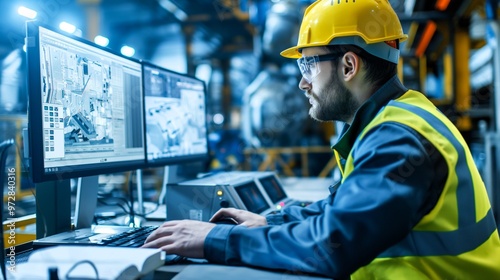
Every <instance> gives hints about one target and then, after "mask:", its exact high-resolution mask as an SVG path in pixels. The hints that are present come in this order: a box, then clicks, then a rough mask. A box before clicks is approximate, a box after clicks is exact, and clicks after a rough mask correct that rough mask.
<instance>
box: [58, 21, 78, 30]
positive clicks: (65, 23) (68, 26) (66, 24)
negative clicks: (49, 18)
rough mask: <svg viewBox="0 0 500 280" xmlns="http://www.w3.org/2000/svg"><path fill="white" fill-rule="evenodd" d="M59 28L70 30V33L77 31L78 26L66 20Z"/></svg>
mask: <svg viewBox="0 0 500 280" xmlns="http://www.w3.org/2000/svg"><path fill="white" fill-rule="evenodd" d="M59 28H60V29H61V30H63V31H66V32H68V33H73V32H75V31H76V26H74V25H73V24H70V23H67V22H65V21H63V22H61V23H60V24H59Z"/></svg>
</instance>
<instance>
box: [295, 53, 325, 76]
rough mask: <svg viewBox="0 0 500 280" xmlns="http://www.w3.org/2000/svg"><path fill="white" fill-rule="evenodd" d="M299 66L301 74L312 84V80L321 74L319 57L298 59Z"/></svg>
mask: <svg viewBox="0 0 500 280" xmlns="http://www.w3.org/2000/svg"><path fill="white" fill-rule="evenodd" d="M297 64H298V65H299V69H300V73H301V74H302V77H304V79H305V80H306V81H307V82H308V83H311V82H312V79H313V78H314V77H316V76H317V75H318V74H319V71H320V70H319V64H318V56H317V55H315V56H304V57H301V58H299V59H297Z"/></svg>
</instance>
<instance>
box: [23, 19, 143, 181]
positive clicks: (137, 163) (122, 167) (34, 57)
mask: <svg viewBox="0 0 500 280" xmlns="http://www.w3.org/2000/svg"><path fill="white" fill-rule="evenodd" d="M41 28H44V29H46V30H49V31H52V32H55V33H57V34H60V35H62V36H65V37H67V38H69V39H72V40H75V41H78V42H80V43H83V44H86V45H88V46H90V47H92V48H97V49H100V50H102V51H105V52H107V53H109V54H111V55H115V56H118V57H120V58H123V59H126V60H129V61H131V62H133V63H137V64H138V66H140V67H139V69H140V71H141V73H140V76H141V77H140V79H141V85H140V88H141V91H142V90H143V80H142V79H143V76H142V63H141V61H140V60H138V59H134V58H131V57H126V56H124V55H122V54H119V53H117V52H114V51H113V50H111V49H108V48H105V47H102V46H99V45H97V44H95V43H93V42H91V41H88V40H85V39H83V38H80V37H77V36H75V35H72V34H69V33H64V32H63V31H59V30H57V29H55V28H54V27H52V26H49V25H45V24H42V23H39V22H37V21H28V22H26V60H27V63H26V67H27V71H26V73H27V88H28V123H29V129H28V139H29V155H30V159H29V161H30V176H31V178H32V180H33V182H34V183H41V182H47V181H54V180H63V179H71V178H78V177H86V176H94V175H100V174H108V173H116V172H125V171H130V170H136V169H141V168H144V167H145V166H146V159H145V158H144V157H142V159H137V160H126V161H117V162H106V163H103V164H99V163H92V164H83V165H82V164H76V165H68V166H64V167H58V171H56V172H50V173H49V172H46V171H45V161H44V151H43V144H42V143H43V118H42V115H43V110H42V95H41V86H40V85H41V69H40V65H39V62H40V29H41ZM140 94H141V97H140V98H139V99H138V100H141V101H143V100H144V99H143V96H142V95H143V93H142V92H141V93H140ZM141 110H144V107H142V108H141ZM141 117H142V118H144V111H142V114H141ZM142 125H144V122H142ZM141 134H142V141H143V146H144V147H143V148H144V150H145V136H144V127H142V131H141ZM34 143H38V144H35V145H34ZM143 154H144V153H143Z"/></svg>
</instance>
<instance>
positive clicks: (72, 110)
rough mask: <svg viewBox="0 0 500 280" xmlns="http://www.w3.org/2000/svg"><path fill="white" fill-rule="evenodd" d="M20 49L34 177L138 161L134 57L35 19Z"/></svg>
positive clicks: (121, 167)
mask: <svg viewBox="0 0 500 280" xmlns="http://www.w3.org/2000/svg"><path fill="white" fill-rule="evenodd" d="M26 47H27V48H26V49H27V50H26V52H27V65H28V81H29V82H28V89H29V109H28V115H29V117H28V120H29V145H30V147H29V148H30V152H31V154H30V156H31V168H30V170H31V176H32V178H33V181H34V182H45V181H50V180H61V179H68V178H76V177H84V176H92V175H98V174H105V173H112V172H119V171H126V170H133V169H138V168H141V167H143V166H144V165H145V144H144V142H145V141H144V132H143V131H144V130H143V125H144V122H143V115H144V114H143V106H142V102H143V97H142V74H141V71H142V69H141V67H142V66H141V63H140V62H139V61H136V60H134V59H132V58H128V57H124V56H121V55H119V54H117V53H113V52H112V51H111V50H109V49H105V48H102V47H100V46H98V45H96V44H93V43H91V42H89V41H86V40H83V39H80V38H78V37H75V36H71V35H68V34H63V33H59V32H56V31H55V30H54V29H51V28H49V27H46V26H42V25H39V24H37V23H36V22H28V23H27V39H26Z"/></svg>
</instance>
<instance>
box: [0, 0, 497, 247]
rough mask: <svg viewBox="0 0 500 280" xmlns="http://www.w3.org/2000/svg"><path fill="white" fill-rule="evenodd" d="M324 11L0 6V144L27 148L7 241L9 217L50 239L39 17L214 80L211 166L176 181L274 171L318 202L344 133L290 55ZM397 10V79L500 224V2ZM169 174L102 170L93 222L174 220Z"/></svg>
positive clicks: (264, 4)
mask: <svg viewBox="0 0 500 280" xmlns="http://www.w3.org/2000/svg"><path fill="white" fill-rule="evenodd" d="M343 1H344V0H343ZM349 1H350V0H347V2H349ZM313 2H314V1H313V0H189V1H187V0H44V1H35V0H16V1H0V31H1V34H2V36H0V131H1V132H0V135H1V138H0V142H1V141H4V140H8V139H12V140H13V143H14V145H13V146H12V148H10V149H9V150H8V152H7V155H6V162H5V165H4V166H2V167H4V168H5V172H6V173H5V174H6V175H4V176H8V177H9V180H10V178H11V176H14V178H13V179H12V180H15V186H16V187H15V189H11V188H10V186H11V185H10V184H8V181H7V179H6V177H3V178H4V182H3V183H4V196H5V197H4V214H3V216H4V218H3V219H4V223H3V224H4V242H8V241H9V239H8V236H9V233H8V231H9V228H8V223H7V221H6V218H7V217H8V218H16V219H18V220H17V226H16V238H17V239H16V245H20V244H29V243H30V242H31V241H33V240H35V239H37V238H39V235H40V231H41V230H42V229H40V225H41V221H40V220H41V219H40V217H39V216H38V215H37V211H38V210H37V208H40V207H41V206H40V205H42V204H40V203H39V200H40V199H41V198H42V197H43V196H44V195H43V194H42V193H39V192H38V191H37V190H38V189H39V187H40V186H42V187H43V183H37V182H34V181H33V180H32V173H31V171H30V168H31V167H32V166H31V161H30V152H29V149H28V148H27V145H28V144H29V143H28V142H29V141H28V139H27V138H28V131H29V130H30V129H32V128H33V127H34V126H36V125H35V124H30V122H29V116H28V110H30V100H29V96H30V93H29V91H30V88H31V86H30V85H29V83H31V82H32V81H29V80H28V67H27V64H28V62H27V55H26V53H27V51H26V44H29V41H30V40H29V39H28V38H26V32H27V27H26V26H27V25H26V24H27V22H28V21H36V22H38V23H39V24H42V25H44V26H47V27H49V28H51V29H52V30H54V31H56V32H62V34H66V33H67V34H71V35H70V36H72V37H75V38H80V39H81V40H82V41H85V42H87V41H89V42H92V44H96V45H100V46H102V48H103V49H105V50H109V51H110V52H112V53H115V54H117V55H119V56H121V57H127V58H131V59H134V60H137V61H146V62H149V63H152V64H154V65H157V66H160V67H162V68H165V69H168V70H170V71H173V72H176V73H181V74H183V75H184V74H185V75H189V76H193V77H196V78H197V79H199V80H202V81H203V82H204V85H205V89H206V94H207V95H206V108H205V110H206V111H205V112H206V115H205V116H204V119H205V121H206V139H207V145H208V151H207V153H208V156H207V157H205V158H203V159H201V160H196V161H189V160H187V161H185V162H180V163H178V164H177V163H175V162H174V164H175V167H176V168H175V169H173V168H172V169H170V173H172V172H173V171H172V170H174V171H175V172H177V174H175V176H179V177H181V178H200V176H201V175H203V176H205V175H206V174H216V173H224V172H240V171H244V172H247V171H248V172H272V173H275V174H276V175H277V176H278V177H279V178H280V180H281V181H282V182H283V183H284V184H295V185H296V186H294V188H296V189H295V190H296V192H297V194H299V195H302V194H303V193H304V195H305V196H307V192H308V189H311V190H312V189H314V190H316V189H318V186H319V185H321V188H323V189H322V191H321V192H320V194H321V195H323V194H328V186H329V185H330V184H332V183H333V182H334V181H336V180H338V179H339V176H340V173H339V169H338V166H337V162H336V161H335V157H334V154H333V152H332V148H331V147H332V145H333V144H335V143H336V141H337V140H338V136H339V133H340V131H341V126H340V124H338V123H334V122H318V121H316V120H314V119H313V118H311V117H310V116H309V108H310V104H309V102H308V100H307V98H306V97H305V96H304V92H303V91H302V90H301V89H300V88H299V86H298V85H299V82H300V81H301V77H302V76H301V72H300V71H299V68H298V67H297V64H296V61H295V60H294V59H288V58H284V57H282V56H281V55H280V52H281V51H283V50H285V49H287V48H289V47H291V46H294V45H296V43H297V34H298V32H299V28H300V24H301V20H302V17H303V14H304V11H305V9H306V8H307V6H309V5H310V4H312V3H313ZM388 2H389V3H390V5H391V6H392V7H393V9H394V11H395V12H396V13H397V15H398V17H399V19H400V21H401V25H402V27H403V31H404V33H405V34H408V39H407V40H406V41H404V42H402V43H401V45H400V57H399V63H398V68H397V73H398V77H399V78H400V80H401V81H402V83H403V84H404V85H405V86H406V87H407V88H410V89H414V90H417V91H420V92H423V93H424V94H425V95H426V96H427V98H428V99H429V100H431V101H432V103H434V104H435V105H436V106H437V107H438V108H439V109H440V110H441V112H442V113H443V114H444V115H445V116H446V117H447V118H449V119H450V120H451V121H452V123H453V124H454V125H455V126H456V127H457V128H458V130H459V131H460V133H461V134H462V136H463V137H464V139H465V141H466V143H467V146H468V147H469V148H470V150H471V152H472V157H473V160H474V163H475V164H476V166H477V168H478V170H479V172H480V175H481V178H482V180H483V181H484V184H485V186H486V190H487V193H488V196H489V199H490V203H491V205H492V209H493V213H494V215H495V216H496V221H497V224H500V223H499V222H500V219H499V218H500V188H499V187H500V114H498V112H499V110H500V77H499V76H498V75H497V74H496V73H497V72H499V71H500V54H499V52H498V45H499V44H500V39H499V38H500V25H499V21H498V1H496V0H463V1H450V0H422V1H416V0H390V1H388ZM30 12H31V13H30ZM61 30H63V31H61ZM64 32H66V33H64ZM98 38H100V39H101V41H98ZM495 77H496V78H495ZM89 79H90V78H89ZM497 92H498V93H497ZM181 113H182V112H181ZM179 114H180V113H179ZM164 133H167V132H165V131H164ZM168 133H171V134H170V136H169V137H171V139H170V140H169V141H171V142H172V141H174V142H175V141H179V140H178V139H174V137H175V135H174V136H172V134H173V133H174V132H168ZM172 139H173V140H172ZM148 141H149V139H148ZM165 167H166V166H164V165H161V164H160V165H155V166H143V167H141V166H139V168H141V170H140V173H139V172H138V168H130V169H129V170H126V171H123V170H120V171H119V172H110V173H106V174H99V176H98V177H99V178H98V182H99V183H98V187H99V190H98V192H99V199H98V201H97V209H98V210H97V211H98V212H96V213H95V216H94V217H93V218H94V221H96V220H97V221H98V222H99V223H119V222H118V221H121V222H122V223H124V224H125V225H130V224H133V225H143V224H147V221H148V219H147V218H146V217H147V214H151V213H152V212H154V211H159V210H158V209H163V210H161V211H165V210H164V208H161V205H162V204H164V203H165V197H164V196H162V195H164V193H162V190H163V189H164V188H165V183H164V180H165V178H166V177H168V176H172V174H166V173H167V172H168V169H166V168H165ZM2 172H4V170H2ZM12 174H15V175H12ZM68 179H69V178H68ZM72 179H73V178H72ZM301 180H302V181H301ZM139 181H140V182H139ZM9 182H10V181H9ZM299 182H303V183H299ZM139 183H140V185H141V186H140V188H136V185H139ZM69 184H70V192H71V203H72V204H71V206H68V207H74V203H75V199H76V198H75V196H76V187H75V185H74V184H75V183H74V180H70V183H69ZM299 184H300V186H299ZM42 187H40V189H42ZM9 190H10V192H9ZM9 196H11V197H12V196H14V198H15V207H12V208H9V205H8V203H7V198H8V197H9ZM167 196H168V194H167ZM314 198H316V197H314ZM131 201H132V202H131ZM167 201H168V198H167ZM51 203H52V202H51ZM134 203H135V206H134ZM221 205H222V204H221ZM159 206H160V208H159ZM134 207H135V210H134ZM130 208H132V210H131V209H130ZM13 209H15V211H14V213H13V212H12V211H10V210H13ZM54 211H57V210H54ZM72 211H73V212H74V210H72ZM131 211H132V212H134V211H135V216H134V215H130V212H131ZM161 214H164V213H163V212H162V213H161ZM125 215H126V216H127V217H125V219H124V218H123V217H124V216H125ZM131 219H132V221H131ZM134 223H136V224H134ZM4 245H5V248H8V247H9V245H8V243H6V244H4Z"/></svg>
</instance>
